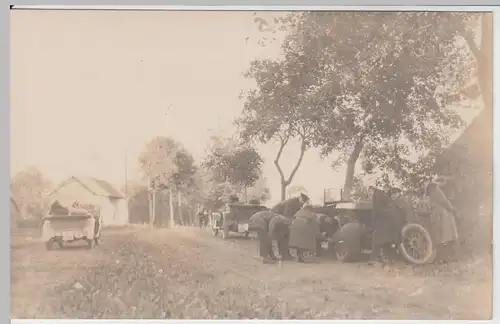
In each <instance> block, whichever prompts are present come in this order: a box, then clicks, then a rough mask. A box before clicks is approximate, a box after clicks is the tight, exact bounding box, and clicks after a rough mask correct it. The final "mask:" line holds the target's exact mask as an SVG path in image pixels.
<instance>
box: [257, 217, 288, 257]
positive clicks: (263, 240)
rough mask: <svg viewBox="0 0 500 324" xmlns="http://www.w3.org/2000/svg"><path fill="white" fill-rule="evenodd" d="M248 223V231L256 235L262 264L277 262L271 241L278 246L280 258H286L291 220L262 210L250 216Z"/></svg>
mask: <svg viewBox="0 0 500 324" xmlns="http://www.w3.org/2000/svg"><path fill="white" fill-rule="evenodd" d="M249 222H250V226H249V230H250V231H252V232H256V233H257V236H258V239H259V255H260V257H261V259H262V262H263V263H265V264H271V263H275V262H276V261H277V258H276V256H275V255H274V251H273V244H272V242H273V240H275V241H276V243H277V245H278V251H279V254H280V258H281V259H287V258H288V256H289V253H288V233H289V226H290V223H291V220H289V219H287V218H286V217H284V216H282V215H279V214H276V213H273V212H272V211H268V210H264V211H260V212H258V213H256V214H254V215H252V216H251V217H250V219H249Z"/></svg>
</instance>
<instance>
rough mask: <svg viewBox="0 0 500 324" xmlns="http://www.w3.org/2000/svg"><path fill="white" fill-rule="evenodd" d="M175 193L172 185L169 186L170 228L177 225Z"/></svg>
mask: <svg viewBox="0 0 500 324" xmlns="http://www.w3.org/2000/svg"><path fill="white" fill-rule="evenodd" d="M173 198H174V194H173V192H172V187H169V188H168V209H169V213H170V224H169V225H170V228H173V227H174V225H175V221H174V199H173Z"/></svg>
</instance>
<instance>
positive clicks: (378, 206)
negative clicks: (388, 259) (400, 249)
mask: <svg viewBox="0 0 500 324" xmlns="http://www.w3.org/2000/svg"><path fill="white" fill-rule="evenodd" d="M370 190H371V191H372V192H373V196H372V202H373V211H372V221H373V241H372V253H371V255H370V263H374V262H376V261H377V260H378V259H379V257H380V255H381V252H382V248H384V247H387V246H389V245H391V244H398V243H399V242H400V234H401V224H400V222H399V221H398V218H400V217H398V215H397V214H398V213H397V211H396V209H395V207H394V205H393V202H392V199H391V197H390V196H389V195H388V194H387V193H385V192H384V191H382V190H380V189H378V188H375V187H370Z"/></svg>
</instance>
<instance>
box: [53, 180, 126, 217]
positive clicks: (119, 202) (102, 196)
mask: <svg viewBox="0 0 500 324" xmlns="http://www.w3.org/2000/svg"><path fill="white" fill-rule="evenodd" d="M49 196H50V198H51V201H55V200H58V201H59V202H60V203H61V204H62V205H63V206H72V205H73V203H74V202H75V201H77V202H78V203H79V204H90V205H94V206H96V207H97V208H99V211H100V216H101V218H102V222H103V225H104V226H108V225H125V224H128V222H129V218H128V205H127V199H126V197H125V196H124V195H123V194H122V193H121V192H120V191H119V190H118V189H116V188H115V187H114V186H113V185H111V184H110V183H109V182H107V181H104V180H100V179H96V178H91V177H70V178H69V179H67V180H65V181H63V182H62V183H61V184H59V186H58V187H57V188H56V189H55V190H54V191H52V192H51V193H50V194H49Z"/></svg>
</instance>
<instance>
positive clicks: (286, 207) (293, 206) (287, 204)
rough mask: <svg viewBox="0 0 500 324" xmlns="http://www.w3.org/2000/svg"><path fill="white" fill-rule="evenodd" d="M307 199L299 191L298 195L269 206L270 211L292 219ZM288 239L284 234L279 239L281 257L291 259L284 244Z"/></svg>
mask: <svg viewBox="0 0 500 324" xmlns="http://www.w3.org/2000/svg"><path fill="white" fill-rule="evenodd" d="M308 201H309V197H308V196H306V195H305V194H303V193H301V194H300V196H298V197H294V198H290V199H287V200H284V201H282V202H280V203H278V204H277V205H275V206H274V207H273V208H271V212H273V213H276V214H279V215H282V216H285V217H286V218H287V219H289V220H290V221H292V220H293V218H294V216H295V214H296V213H297V212H298V211H299V210H300V209H301V208H302V206H304V204H305V203H307V202H308ZM288 239H289V236H288V235H286V236H284V237H283V238H282V241H281V244H283V247H282V251H283V253H284V255H282V257H283V258H284V259H291V258H292V256H291V255H290V250H289V248H288V246H287V247H285V246H284V245H285V244H286V245H288V243H287V242H286V240H288Z"/></svg>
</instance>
